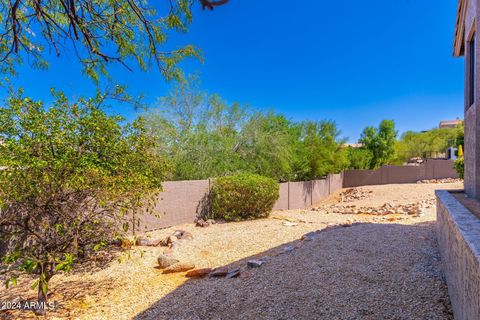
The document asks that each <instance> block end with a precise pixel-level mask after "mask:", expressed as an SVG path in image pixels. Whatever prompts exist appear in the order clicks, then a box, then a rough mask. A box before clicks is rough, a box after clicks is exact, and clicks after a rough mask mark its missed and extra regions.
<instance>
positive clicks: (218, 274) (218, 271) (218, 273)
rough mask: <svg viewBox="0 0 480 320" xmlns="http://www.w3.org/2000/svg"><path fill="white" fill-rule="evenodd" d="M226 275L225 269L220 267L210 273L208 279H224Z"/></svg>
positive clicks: (226, 270)
mask: <svg viewBox="0 0 480 320" xmlns="http://www.w3.org/2000/svg"><path fill="white" fill-rule="evenodd" d="M227 274H228V269H227V268H225V267H220V268H216V269H215V270H213V271H212V272H210V277H225V276H226V275H227Z"/></svg>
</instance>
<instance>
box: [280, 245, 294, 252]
mask: <svg viewBox="0 0 480 320" xmlns="http://www.w3.org/2000/svg"><path fill="white" fill-rule="evenodd" d="M293 250H295V247H293V246H286V247H284V248H283V249H282V251H281V252H280V254H283V253H290V252H292V251H293Z"/></svg>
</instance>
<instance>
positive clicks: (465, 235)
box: [436, 190, 480, 320]
mask: <svg viewBox="0 0 480 320" xmlns="http://www.w3.org/2000/svg"><path fill="white" fill-rule="evenodd" d="M436 196H437V239H438V246H439V249H440V254H441V256H442V263H443V272H444V274H445V278H446V280H447V285H448V294H449V296H450V301H451V303H452V308H453V314H454V317H455V319H457V320H467V319H470V320H473V319H480V220H479V219H478V218H477V217H475V216H473V214H472V213H471V212H470V211H469V210H467V209H466V208H465V207H464V206H463V205H462V204H460V203H459V202H458V201H457V200H456V199H455V198H454V197H453V196H452V195H451V194H450V193H449V192H448V191H445V190H438V191H437V192H436Z"/></svg>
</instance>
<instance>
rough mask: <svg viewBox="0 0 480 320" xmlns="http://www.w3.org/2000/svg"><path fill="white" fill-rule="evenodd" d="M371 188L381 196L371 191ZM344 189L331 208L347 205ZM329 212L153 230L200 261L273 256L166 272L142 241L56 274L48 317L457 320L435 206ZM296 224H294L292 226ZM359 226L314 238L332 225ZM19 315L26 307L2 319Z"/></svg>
mask: <svg viewBox="0 0 480 320" xmlns="http://www.w3.org/2000/svg"><path fill="white" fill-rule="evenodd" d="M459 188H462V185H461V184H460V183H452V184H409V185H387V186H370V187H361V188H359V189H362V190H363V191H365V192H367V193H369V196H368V197H367V198H364V199H360V200H356V201H353V202H351V201H350V202H348V204H349V205H352V204H355V205H358V206H363V205H365V206H367V205H368V206H381V205H383V204H385V203H387V202H388V203H392V204H407V203H412V202H416V201H423V200H426V199H431V198H433V190H434V189H459ZM370 191H372V192H371V193H370ZM340 193H341V191H340V192H338V193H337V194H335V195H333V196H331V197H329V198H328V199H326V200H325V201H323V202H322V203H321V204H320V206H330V205H331V204H333V203H337V202H338V199H339V198H340ZM397 216H398V215H397ZM389 218H391V217H389V216H382V217H377V216H372V215H352V214H344V215H342V214H337V213H329V214H320V213H319V212H317V211H310V210H292V211H283V212H275V213H273V214H272V217H271V218H269V219H262V220H257V221H249V222H240V223H228V224H217V225H213V226H210V227H208V228H196V227H194V225H193V224H189V225H183V226H179V227H176V228H169V229H165V230H160V231H156V232H152V233H150V234H149V236H150V237H151V238H152V239H157V238H160V237H164V236H167V235H170V234H171V233H172V232H173V231H174V230H176V229H182V230H187V231H189V232H191V233H192V234H193V240H189V241H186V242H184V243H183V244H181V245H180V246H179V247H178V249H176V251H175V254H174V256H175V257H176V258H178V259H180V260H182V261H190V262H193V263H195V264H196V266H197V267H200V268H203V267H211V268H214V267H219V266H241V267H242V268H243V269H245V268H246V267H245V265H246V261H247V260H249V259H252V258H259V257H263V256H271V257H270V258H269V259H268V260H267V263H266V264H264V265H263V266H261V267H260V268H256V269H251V270H246V271H245V272H243V274H242V276H241V277H240V278H236V279H202V280H196V279H195V280H194V279H191V280H189V279H188V278H186V277H185V276H184V273H181V274H168V275H165V274H162V273H161V270H158V269H155V268H154V266H155V265H156V258H157V256H158V255H159V254H161V253H162V252H163V251H164V248H161V247H154V248H151V247H146V248H143V247H142V248H139V247H137V248H135V249H133V250H131V251H129V252H128V254H123V255H121V256H120V258H122V262H121V263H119V262H113V263H111V264H109V265H107V266H103V268H101V269H100V270H96V271H93V272H88V271H82V272H76V273H73V274H70V275H61V276H57V277H55V278H53V280H52V288H53V292H54V294H53V296H52V299H54V300H55V299H56V300H58V301H60V303H61V305H60V308H59V310H58V311H57V312H53V313H50V314H49V318H51V319H56V318H69V319H131V318H138V319H452V316H451V311H450V305H449V301H448V296H447V289H446V285H445V283H444V281H443V278H442V273H441V265H440V261H439V254H438V250H437V247H436V241H435V234H434V222H433V221H434V219H435V215H434V208H431V210H428V211H427V212H426V214H425V215H423V216H421V217H411V216H407V215H403V216H398V217H397V218H398V219H397V218H395V220H394V221H393V220H392V219H390V220H392V221H393V222H391V221H389ZM287 220H288V221H290V222H291V223H290V225H293V226H285V222H286V221H287ZM348 222H351V223H355V222H360V224H354V225H353V226H351V227H346V228H337V229H329V230H325V231H323V232H319V233H318V235H317V238H316V239H314V240H313V241H308V242H304V245H303V246H302V247H300V248H298V249H295V250H294V251H293V252H291V253H287V254H282V255H278V256H276V254H277V252H278V251H279V250H280V249H282V248H284V247H285V246H287V245H289V244H292V245H297V244H299V243H300V241H299V240H298V239H299V238H300V237H301V236H302V235H303V234H305V233H307V232H310V231H315V230H322V229H325V227H327V226H328V225H336V224H341V223H348ZM21 280H22V281H21V282H20V284H19V286H17V287H16V288H14V290H10V291H9V290H5V289H0V300H6V299H12V298H27V297H31V296H34V292H33V291H31V290H28V289H27V288H28V285H29V283H28V281H26V279H25V278H23V279H21ZM8 315H10V316H11V317H12V319H18V318H20V317H23V318H25V317H26V316H27V315H28V314H26V313H10V314H7V313H4V314H0V316H2V318H3V316H4V317H5V318H6V317H7V316H8Z"/></svg>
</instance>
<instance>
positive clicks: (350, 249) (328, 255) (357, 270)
mask: <svg viewBox="0 0 480 320" xmlns="http://www.w3.org/2000/svg"><path fill="white" fill-rule="evenodd" d="M261 237H262V235H261V234H259V239H258V241H262V240H261ZM292 248H293V249H292ZM225 250H228V248H225ZM259 258H264V259H265V261H266V262H265V264H263V265H262V266H260V267H257V268H250V267H248V266H247V261H249V260H252V259H259ZM225 267H227V268H228V269H230V270H231V269H235V268H240V269H241V272H240V275H239V277H237V278H231V279H226V278H204V279H192V280H189V281H187V282H186V283H185V284H183V285H182V286H180V287H179V288H177V289H176V290H175V291H172V292H171V293H170V294H168V295H167V296H165V297H164V298H163V299H161V300H159V301H157V302H156V303H154V304H152V305H151V306H150V307H149V308H148V309H146V310H144V311H143V312H141V313H140V314H138V315H136V316H135V317H134V319H137V320H140V319H453V316H452V313H451V307H450V302H449V300H448V295H447V287H446V284H445V281H444V279H443V275H442V272H441V261H440V256H439V252H438V249H437V244H436V238H435V230H434V223H433V222H432V223H422V224H416V225H400V224H370V223H365V224H354V225H352V226H350V227H339V228H331V229H329V228H327V229H324V230H321V231H319V232H317V233H316V234H315V236H314V239H313V240H311V241H300V240H297V241H294V242H290V243H286V244H283V245H282V246H279V247H276V248H272V249H270V250H268V251H266V252H263V253H261V254H258V255H255V256H251V257H248V258H245V259H242V260H239V261H235V262H234V263H232V264H229V265H227V266H225Z"/></svg>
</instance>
